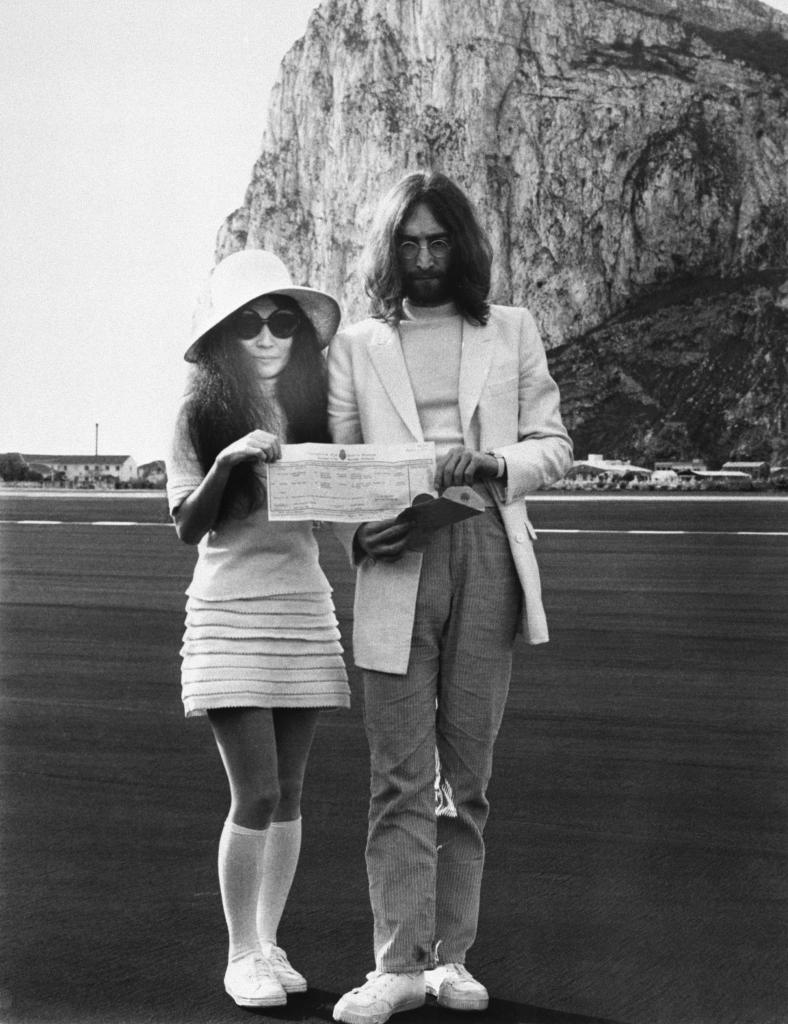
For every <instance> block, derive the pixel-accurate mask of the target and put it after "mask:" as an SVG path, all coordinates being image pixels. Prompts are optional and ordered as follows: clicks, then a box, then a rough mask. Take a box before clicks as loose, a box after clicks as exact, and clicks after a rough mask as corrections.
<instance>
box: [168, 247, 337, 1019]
mask: <svg viewBox="0 0 788 1024" xmlns="http://www.w3.org/2000/svg"><path fill="white" fill-rule="evenodd" d="M339 318H340V313H339V307H338V305H337V303H336V301H335V300H334V299H333V298H331V296H329V295H326V294H324V293H323V292H320V291H316V290H315V289H311V288H305V287H297V286H294V285H293V284H292V282H291V279H290V275H289V273H288V271H287V269H286V267H285V266H284V264H283V263H282V262H281V260H279V259H278V258H277V257H276V256H275V255H274V254H273V253H270V252H265V251H262V250H246V251H243V252H237V253H234V254H232V255H231V256H228V257H227V258H226V259H224V260H223V261H222V262H221V263H219V264H218V265H217V267H216V268H215V269H214V271H213V273H212V275H211V278H210V281H209V284H208V288H207V292H206V299H205V301H204V302H203V304H202V307H201V309H200V310H199V312H198V315H197V318H196V327H195V331H194V335H193V338H192V343H191V345H190V346H189V348H188V350H187V352H186V356H185V358H186V359H187V360H188V361H189V362H192V363H193V364H194V372H193V374H192V376H191V381H190V386H189V390H188V393H187V395H186V397H185V399H184V401H183V403H182V405H181V408H180V410H179V412H178V416H177V419H176V426H175V431H174V437H173V443H172V448H171V453H170V457H169V459H168V460H167V478H168V479H167V492H168V500H169V505H170V512H171V514H172V517H173V520H174V522H175V527H176V530H177V533H178V536H179V537H180V539H181V540H183V541H185V542H186V543H188V544H198V545H199V555H198V558H197V564H196V566H195V569H194V575H193V577H192V581H191V583H190V585H189V588H188V590H187V594H188V602H187V606H186V631H185V634H184V642H183V648H182V650H181V654H182V658H183V662H182V696H183V703H184V708H185V712H186V715H187V716H195V715H207V716H208V719H209V721H210V724H211V727H212V729H213V732H214V736H215V738H216V743H217V746H218V748H219V752H220V754H221V758H222V761H223V763H224V767H225V770H226V772H227V778H228V782H229V785H230V797H231V804H230V811H229V814H228V816H227V820H226V822H225V824H224V828H223V831H222V834H221V838H220V841H219V880H220V887H221V894H222V904H223V907H224V912H225V918H226V921H227V928H228V932H229V956H228V966H227V972H226V974H225V979H224V984H225V989H226V990H227V992H228V993H229V994H230V995H231V996H232V998H233V999H234V1000H235V1002H236V1003H237V1004H238V1005H239V1006H277V1005H282V1004H283V1003H285V1002H286V998H287V995H286V994H287V993H288V992H301V991H304V990H305V989H306V980H305V978H304V977H303V976H302V975H301V974H299V973H298V971H296V970H295V969H294V968H293V967H292V966H291V964H290V963H289V961H288V959H287V956H286V955H285V953H284V951H283V950H282V949H281V948H280V947H279V946H278V945H277V928H278V925H279V920H280V918H281V916H282V912H283V909H284V905H285V902H286V900H287V896H288V893H289V890H290V885H291V882H292V879H293V875H294V873H295V869H296V864H297V861H298V855H299V850H300V842H301V817H300V796H301V787H302V783H303V778H304V771H305V768H306V761H307V757H308V754H309V749H310V746H311V743H312V738H313V735H314V731H315V726H316V723H317V717H318V710H319V709H320V708H329V707H347V706H348V705H349V689H348V684H347V675H346V672H345V666H344V662H343V659H342V649H341V646H340V643H339V631H338V628H337V621H336V617H335V614H334V606H333V603H332V599H331V588H330V586H329V583H328V581H327V579H326V577H325V575H324V574H323V572H322V570H321V569H320V566H319V564H318V549H317V544H316V541H315V538H314V535H313V531H312V525H311V524H310V523H303V522H293V523H280V522H269V521H268V518H267V514H266V508H265V505H266V499H265V486H264V481H265V477H264V469H265V467H264V464H265V463H266V462H271V461H273V460H275V459H278V458H279V457H280V455H281V448H280V445H281V443H282V442H291V443H296V442H303V441H328V440H329V435H328V429H327V422H326V376H325V362H324V359H323V353H322V349H323V348H325V346H326V345H327V344H328V342H329V341H330V339H331V337H332V336H333V334H334V333H335V331H336V329H337V326H338V324H339Z"/></svg>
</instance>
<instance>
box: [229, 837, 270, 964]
mask: <svg viewBox="0 0 788 1024" xmlns="http://www.w3.org/2000/svg"><path fill="white" fill-rule="evenodd" d="M267 835H268V829H262V830H258V829H253V828H245V827H244V826H243V825H236V824H235V822H234V821H229V820H227V821H225V823H224V828H223V829H222V834H221V837H220V839H219V887H220V889H221V892H222V906H223V907H224V917H225V920H226V921H227V931H228V934H229V938H230V950H229V957H228V958H229V959H230V960H237V959H239V958H240V957H242V956H246V955H247V953H252V952H254V950H256V949H258V947H259V940H258V937H257V900H258V897H259V894H260V880H261V878H262V874H263V860H264V855H265V846H266V837H267Z"/></svg>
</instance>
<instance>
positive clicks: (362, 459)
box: [267, 441, 435, 523]
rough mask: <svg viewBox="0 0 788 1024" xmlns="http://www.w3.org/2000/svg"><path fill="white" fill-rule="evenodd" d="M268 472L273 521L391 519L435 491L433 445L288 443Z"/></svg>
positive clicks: (269, 500) (353, 521)
mask: <svg viewBox="0 0 788 1024" xmlns="http://www.w3.org/2000/svg"><path fill="white" fill-rule="evenodd" d="M267 471H268V518H269V519H270V520H272V521H287V520H296V519H326V520H329V521H332V522H339V523H364V522H370V521H372V520H377V519H393V518H394V517H395V516H397V515H398V514H399V513H400V512H401V511H402V510H403V509H404V508H407V507H408V506H409V505H410V504H411V503H412V501H413V499H414V498H415V497H416V495H417V494H424V493H429V492H430V491H431V490H432V485H433V476H434V473H435V445H434V444H433V443H432V441H427V442H421V443H419V442H414V443H412V444H398V445H372V444H345V445H342V444H286V445H282V458H281V459H279V460H277V461H276V462H270V463H268V464H267Z"/></svg>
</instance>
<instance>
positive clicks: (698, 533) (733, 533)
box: [535, 527, 788, 537]
mask: <svg viewBox="0 0 788 1024" xmlns="http://www.w3.org/2000/svg"><path fill="white" fill-rule="evenodd" d="M535 529H536V533H537V536H538V535H539V534H540V533H610V534H627V535H629V536H648V537H788V532H783V531H776V530H557V529H538V528H536V527H535Z"/></svg>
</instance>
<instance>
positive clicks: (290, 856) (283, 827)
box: [257, 818, 301, 945]
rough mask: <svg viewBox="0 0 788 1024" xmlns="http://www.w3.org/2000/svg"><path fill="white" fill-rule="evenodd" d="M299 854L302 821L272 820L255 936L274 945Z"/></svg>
mask: <svg viewBox="0 0 788 1024" xmlns="http://www.w3.org/2000/svg"><path fill="white" fill-rule="evenodd" d="M300 852H301V819H300V818H296V819H295V821H272V822H271V824H270V825H269V826H268V840H267V842H266V844H265V855H264V857H263V882H262V885H261V886H260V898H259V900H258V904H257V934H258V935H259V937H260V941H261V942H262V943H266V942H272V943H273V944H274V945H276V933H277V929H278V928H279V922H280V921H281V919H282V913H283V911H284V909H285V903H287V897H288V895H289V893H290V886H291V885H292V884H293V877H294V876H295V872H296V866H297V865H298V856H299V854H300Z"/></svg>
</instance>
